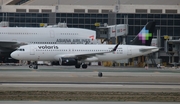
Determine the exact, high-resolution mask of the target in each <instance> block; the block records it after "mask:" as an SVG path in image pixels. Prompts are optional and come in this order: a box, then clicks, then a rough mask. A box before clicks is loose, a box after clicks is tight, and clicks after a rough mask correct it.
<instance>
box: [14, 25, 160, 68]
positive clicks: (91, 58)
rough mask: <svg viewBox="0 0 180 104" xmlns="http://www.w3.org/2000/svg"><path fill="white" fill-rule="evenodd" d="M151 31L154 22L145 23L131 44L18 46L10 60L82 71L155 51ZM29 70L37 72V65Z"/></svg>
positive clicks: (156, 48) (156, 49)
mask: <svg viewBox="0 0 180 104" xmlns="http://www.w3.org/2000/svg"><path fill="white" fill-rule="evenodd" d="M154 29H155V22H149V23H147V24H146V26H145V27H144V28H143V29H142V30H141V32H140V33H139V34H138V36H137V37H136V38H135V40H134V42H133V45H120V44H119V43H118V44H116V45H95V44H93V45H85V44H81V45H72V44H65V45H63V44H59V45H57V44H51V45H48V44H31V45H24V46H21V47H20V48H18V49H17V50H16V51H14V52H12V53H11V57H12V58H14V59H17V60H26V61H59V64H60V65H75V68H80V67H81V66H82V68H84V69H85V68H87V66H88V65H87V62H95V61H114V60H120V59H127V58H133V57H137V56H142V55H146V54H150V53H153V52H156V51H158V50H159V48H158V47H154V46H149V45H150V44H151V41H152V37H153V31H154ZM136 44H138V45H136ZM29 67H30V68H32V67H33V68H34V69H37V68H38V65H37V64H34V65H30V66H29Z"/></svg>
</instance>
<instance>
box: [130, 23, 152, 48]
mask: <svg viewBox="0 0 180 104" xmlns="http://www.w3.org/2000/svg"><path fill="white" fill-rule="evenodd" d="M154 31H155V22H154V21H152V22H148V23H147V24H146V25H145V26H144V27H143V29H142V30H141V31H140V32H139V34H138V35H137V36H136V37H135V38H134V39H133V41H132V42H131V43H130V45H145V46H150V45H151V41H152V38H153V34H154Z"/></svg>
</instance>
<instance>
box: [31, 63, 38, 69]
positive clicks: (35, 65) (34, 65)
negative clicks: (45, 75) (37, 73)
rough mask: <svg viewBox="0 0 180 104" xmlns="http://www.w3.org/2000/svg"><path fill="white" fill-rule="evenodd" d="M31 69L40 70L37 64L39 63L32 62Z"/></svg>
mask: <svg viewBox="0 0 180 104" xmlns="http://www.w3.org/2000/svg"><path fill="white" fill-rule="evenodd" d="M29 68H33V69H38V64H37V62H32V63H31V64H30V65H29Z"/></svg>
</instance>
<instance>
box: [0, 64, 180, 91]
mask: <svg viewBox="0 0 180 104" xmlns="http://www.w3.org/2000/svg"><path fill="white" fill-rule="evenodd" d="M73 68H74V67H73V66H70V67H69V66H67V67H64V66H40V67H39V69H38V70H34V69H29V68H27V66H8V67H7V66H3V67H1V68H0V90H15V91H17V90H22V91H24V90H29V91H34V90H47V91H85V90H86V91H107V90H108V91H136V92H138V91H149V92H152V91H155V92H160V91H166V92H171V91H172V92H180V80H179V79H180V70H179V69H163V70H162V69H155V68H152V69H151V68H150V69H148V70H145V69H144V68H117V67H115V68H113V67H110V68H108V67H101V66H97V67H95V66H90V67H89V69H75V68H74V69H73ZM99 71H100V72H103V77H98V72H99ZM147 89H148V90H147Z"/></svg>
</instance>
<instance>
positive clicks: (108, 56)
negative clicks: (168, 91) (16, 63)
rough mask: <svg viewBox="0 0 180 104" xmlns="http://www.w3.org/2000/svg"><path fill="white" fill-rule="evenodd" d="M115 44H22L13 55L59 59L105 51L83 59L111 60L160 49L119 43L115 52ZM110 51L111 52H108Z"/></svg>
mask: <svg viewBox="0 0 180 104" xmlns="http://www.w3.org/2000/svg"><path fill="white" fill-rule="evenodd" d="M114 46H115V45H56V44H55V45H44V44H39V45H35V44H34V45H26V46H21V47H20V48H19V49H24V50H23V51H19V50H16V51H14V52H13V53H12V54H11V56H12V57H13V58H15V59H18V60H29V61H30V60H31V61H59V58H62V57H63V58H66V57H74V56H76V55H81V54H82V55H84V54H86V55H87V54H92V53H103V52H104V54H99V55H94V56H91V57H87V58H85V59H84V60H82V61H86V62H92V61H108V60H109V61H111V60H120V59H125V58H132V57H136V56H141V55H146V54H149V53H152V52H156V51H158V48H156V47H152V46H135V45H119V46H118V48H117V50H116V51H115V52H109V51H111V50H112V49H113V48H114ZM150 48H151V50H148V51H143V52H142V51H140V49H150ZM106 52H109V53H106Z"/></svg>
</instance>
